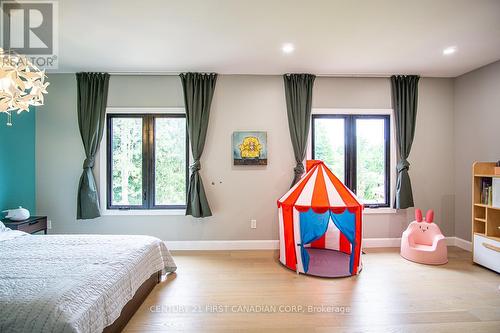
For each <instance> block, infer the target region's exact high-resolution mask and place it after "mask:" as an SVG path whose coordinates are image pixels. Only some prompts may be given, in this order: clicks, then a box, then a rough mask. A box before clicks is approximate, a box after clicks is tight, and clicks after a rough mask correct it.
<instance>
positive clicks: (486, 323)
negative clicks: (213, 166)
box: [125, 247, 500, 333]
mask: <svg viewBox="0 0 500 333" xmlns="http://www.w3.org/2000/svg"><path fill="white" fill-rule="evenodd" d="M366 252H367V253H366V254H364V255H363V258H362V260H363V264H364V268H363V271H362V272H361V274H360V275H358V276H356V277H351V278H341V279H324V278H314V277H309V276H304V275H297V274H295V273H294V272H292V271H290V270H288V269H286V268H285V267H283V266H281V265H280V264H279V262H278V260H277V253H276V252H275V251H212V252H209V251H207V252H176V253H175V252H174V253H173V255H174V258H175V261H176V263H177V265H178V271H177V273H175V274H171V275H169V276H168V277H167V279H166V281H164V282H162V283H161V284H159V285H157V286H156V287H155V289H154V290H153V291H152V293H151V295H150V296H149V297H148V298H147V299H146V301H145V302H144V304H143V305H142V306H141V308H140V309H139V310H138V311H137V313H136V314H135V315H134V317H132V318H131V320H130V322H129V324H128V325H127V327H126V328H125V332H236V331H237V332H286V333H294V332H301V333H304V332H307V333H311V332H425V333H430V332H500V289H499V288H500V275H499V274H496V273H495V272H492V271H489V270H487V269H485V268H483V267H481V266H478V265H474V264H472V261H471V254H470V253H469V252H466V251H463V250H461V249H459V248H456V247H450V248H449V258H450V262H449V263H448V264H446V265H444V266H426V265H420V264H416V263H413V262H409V261H407V260H404V259H403V258H401V257H400V256H399V253H398V249H395V248H390V249H388V248H387V249H367V250H366Z"/></svg>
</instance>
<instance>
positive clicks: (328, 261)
mask: <svg viewBox="0 0 500 333" xmlns="http://www.w3.org/2000/svg"><path fill="white" fill-rule="evenodd" d="M278 209H279V232H280V261H281V263H282V264H283V265H285V266H286V267H288V268H290V269H292V270H294V271H297V272H298V273H304V274H309V275H316V276H323V277H340V276H350V275H356V274H358V273H359V271H360V269H361V259H360V254H361V239H362V233H361V229H362V213H363V205H362V204H361V203H360V202H359V200H358V199H357V198H356V196H355V195H354V194H353V193H352V192H351V191H350V190H349V189H348V188H347V187H346V186H345V185H344V184H343V183H342V182H341V181H340V180H339V179H338V178H337V177H336V176H335V175H334V174H333V173H332V172H331V171H330V169H328V168H327V167H326V166H325V164H324V163H323V162H322V161H316V160H312V161H307V172H306V174H305V175H304V176H303V177H302V178H301V179H300V181H299V182H298V183H297V184H295V185H294V186H293V187H292V188H291V189H290V190H289V191H288V192H287V193H286V194H285V195H284V196H283V197H282V198H281V199H279V200H278Z"/></svg>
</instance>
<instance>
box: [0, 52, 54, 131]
mask: <svg viewBox="0 0 500 333" xmlns="http://www.w3.org/2000/svg"><path fill="white" fill-rule="evenodd" d="M45 77H46V76H45V71H42V70H40V69H38V68H37V67H36V66H35V65H33V64H32V63H31V62H30V61H29V60H28V58H27V57H25V56H22V55H19V54H17V53H14V52H11V51H4V50H3V49H1V48H0V113H7V126H12V112H16V111H17V113H21V112H23V111H27V112H29V108H30V106H39V105H43V94H46V93H47V86H48V85H49V83H48V82H45Z"/></svg>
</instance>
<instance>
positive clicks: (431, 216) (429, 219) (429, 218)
mask: <svg viewBox="0 0 500 333" xmlns="http://www.w3.org/2000/svg"><path fill="white" fill-rule="evenodd" d="M433 221H434V211H433V210H432V209H429V210H428V211H427V214H426V215H425V222H427V223H432V222H433Z"/></svg>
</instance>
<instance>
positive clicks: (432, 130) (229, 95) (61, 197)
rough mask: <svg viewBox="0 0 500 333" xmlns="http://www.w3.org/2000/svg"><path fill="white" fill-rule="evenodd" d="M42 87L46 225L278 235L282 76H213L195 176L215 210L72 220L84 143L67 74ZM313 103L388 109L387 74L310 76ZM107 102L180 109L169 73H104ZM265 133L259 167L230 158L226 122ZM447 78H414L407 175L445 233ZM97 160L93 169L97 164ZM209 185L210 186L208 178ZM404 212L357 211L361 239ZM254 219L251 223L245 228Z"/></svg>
mask: <svg viewBox="0 0 500 333" xmlns="http://www.w3.org/2000/svg"><path fill="white" fill-rule="evenodd" d="M49 81H50V82H51V86H50V88H51V91H50V94H49V95H48V98H47V100H46V105H45V106H44V107H42V108H40V112H38V114H37V213H38V214H47V215H49V217H50V219H51V220H52V221H53V222H52V223H53V229H52V230H51V232H53V233H127V234H134V233H141V234H149V235H154V236H157V237H160V238H162V239H165V240H240V239H277V238H278V231H277V221H276V219H277V215H276V214H277V209H276V199H277V198H279V197H280V196H281V195H282V194H283V193H284V192H286V190H287V189H288V186H289V184H290V181H291V178H292V169H293V166H294V161H293V154H292V148H291V144H290V138H289V133H288V125H287V118H286V106H285V99H284V91H283V83H282V78H281V77H279V76H241V75H224V76H220V77H219V79H218V82H217V88H216V93H215V96H214V101H213V106H212V113H211V118H210V126H209V134H208V137H207V142H206V148H205V152H204V155H203V158H202V171H201V172H202V175H203V180H204V183H205V187H206V190H207V194H208V197H209V200H210V203H211V206H212V210H213V213H214V216H213V217H211V218H207V219H203V220H196V219H193V218H190V217H185V216H105V217H101V218H98V219H95V220H92V221H76V219H75V215H76V188H77V184H78V179H79V177H80V174H81V167H82V162H83V158H84V156H83V148H82V144H81V141H80V140H81V139H80V136H79V133H78V124H77V118H76V82H75V79H74V75H72V74H56V75H50V77H49ZM313 100H314V102H313V107H315V108H390V107H391V96H390V85H389V80H388V79H386V78H324V77H320V78H318V79H317V80H316V84H315V89H314V99H313ZM108 105H109V106H115V107H117V106H122V107H123V106H137V107H154V106H156V107H159V106H163V107H179V106H182V105H183V98H182V89H181V85H180V81H179V79H178V78H177V77H166V76H161V77H154V76H118V77H115V76H114V77H112V78H111V82H110V92H109V99H108ZM245 129H255V130H264V131H267V132H268V144H269V161H268V165H267V166H266V167H234V166H232V165H231V154H230V151H231V149H230V143H231V133H232V132H233V131H234V130H245ZM453 161H454V146H453V81H452V80H451V79H431V78H423V79H421V83H420V95H419V110H418V119H417V130H416V138H415V144H414V147H413V151H412V154H411V156H410V162H411V163H412V166H411V169H410V175H411V177H412V183H413V187H414V194H415V199H416V205H417V206H419V207H422V208H424V209H428V208H434V209H435V210H436V221H437V222H438V223H439V224H440V225H441V226H442V228H443V231H444V232H445V234H446V235H450V236H451V235H454V226H455V223H454V218H453V212H454V209H453V204H454V198H453V193H454V190H453V186H454V184H453ZM97 170H98V168H96V171H97ZM212 183H213V185H212ZM412 214H413V211H412V210H409V211H408V212H406V211H402V212H399V213H396V214H376V215H366V216H365V225H364V236H365V237H369V238H371V237H382V238H383V237H400V235H401V232H402V230H403V229H404V228H405V227H406V225H407V223H408V221H409V220H410V219H411V217H412V216H411V215H412ZM250 219H257V229H250V222H249V220H250Z"/></svg>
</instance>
